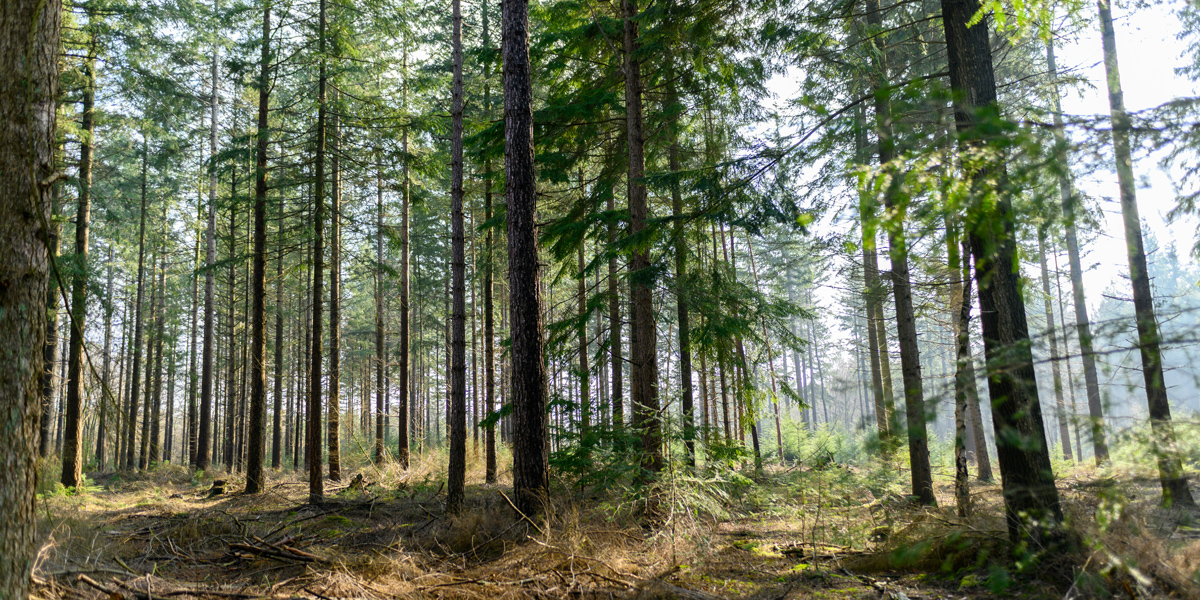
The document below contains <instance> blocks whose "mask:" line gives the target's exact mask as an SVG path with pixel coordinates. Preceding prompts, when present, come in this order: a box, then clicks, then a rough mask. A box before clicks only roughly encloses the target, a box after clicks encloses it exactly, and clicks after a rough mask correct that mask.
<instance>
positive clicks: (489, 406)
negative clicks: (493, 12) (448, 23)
mask: <svg viewBox="0 0 1200 600" xmlns="http://www.w3.org/2000/svg"><path fill="white" fill-rule="evenodd" d="M480 12H482V13H483V48H484V52H485V53H486V54H485V55H484V56H485V58H484V62H483V77H482V78H483V110H484V114H486V115H487V116H488V118H489V119H490V118H491V115H492V86H491V81H492V60H491V56H492V54H491V52H492V36H491V29H490V28H489V25H490V21H489V19H488V15H489V13H490V11H489V10H488V3H487V0H484V1H483V2H482V4H481V8H480ZM483 170H484V178H483V219H484V221H485V222H488V223H490V222H491V220H492V177H493V172H492V159H491V158H490V157H489V158H487V159H486V160H485V161H484V166H483ZM493 229H494V228H493V227H492V226H491V225H489V226H488V228H487V233H486V234H484V235H485V236H486V237H485V238H484V250H483V253H484V256H483V404H484V407H485V408H484V411H483V412H484V414H485V415H487V416H488V417H489V418H490V416H491V414H492V411H494V410H496V351H495V347H494V344H495V339H496V319H495V311H494V307H493V306H492V292H493V284H492V277H493V273H494V272H495V270H494V265H495V256H496V252H495V247H494V242H493V239H492V230H493ZM497 426H498V424H497V423H493V424H492V425H491V426H490V427H488V428H487V430H486V431H485V432H484V440H483V444H484V454H485V455H486V457H485V459H484V481H485V482H487V483H496V427H497Z"/></svg>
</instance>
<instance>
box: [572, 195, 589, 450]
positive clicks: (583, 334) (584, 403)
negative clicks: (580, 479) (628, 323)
mask: <svg viewBox="0 0 1200 600" xmlns="http://www.w3.org/2000/svg"><path fill="white" fill-rule="evenodd" d="M582 175H583V173H582V172H581V173H580V178H579V179H580V185H581V187H580V189H582V183H583V181H582V180H583V177H582ZM583 247H584V243H583V242H582V241H581V242H580V244H579V248H577V249H576V252H575V259H576V269H575V273H576V277H577V280H576V282H575V302H576V311H577V313H578V318H579V325H578V327H577V328H576V340H577V341H578V343H579V348H578V352H579V416H580V431H579V435H580V439H582V440H583V441H584V444H585V445H588V446H590V445H591V443H592V442H591V429H592V396H591V385H590V384H591V381H590V379H591V369H590V368H589V367H588V339H587V325H588V311H587V275H586V274H584V266H585V263H584V261H583Z"/></svg>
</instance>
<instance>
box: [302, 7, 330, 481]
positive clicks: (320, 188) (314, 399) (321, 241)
mask: <svg viewBox="0 0 1200 600" xmlns="http://www.w3.org/2000/svg"><path fill="white" fill-rule="evenodd" d="M325 4H326V0H321V2H320V8H319V15H318V17H317V19H318V21H317V26H318V33H317V36H318V46H319V50H318V53H319V55H320V57H321V58H320V61H321V66H320V75H319V76H318V79H317V107H318V108H317V156H316V183H315V185H314V192H313V194H314V196H315V197H314V199H313V206H314V210H313V237H314V238H315V239H314V242H313V259H312V260H313V283H312V329H311V332H312V333H311V336H312V355H311V358H310V360H311V363H310V365H309V371H308V373H309V374H308V424H307V425H306V426H305V433H306V434H307V442H308V443H307V444H306V445H305V451H306V457H307V463H308V502H309V503H310V504H320V503H322V502H324V501H325V483H324V481H323V480H322V478H321V381H322V379H323V378H322V374H321V368H322V366H323V364H324V361H322V356H323V352H322V350H323V348H322V347H321V330H322V326H323V325H324V323H323V322H322V321H323V319H322V312H323V311H322V310H321V309H322V306H321V302H322V301H323V297H324V292H323V288H324V287H325V281H324V279H325V273H324V272H325V125H326V123H325V120H326V113H327V107H326V105H325V86H326V84H327V82H326V74H325V70H326V66H325V63H326V59H325Z"/></svg>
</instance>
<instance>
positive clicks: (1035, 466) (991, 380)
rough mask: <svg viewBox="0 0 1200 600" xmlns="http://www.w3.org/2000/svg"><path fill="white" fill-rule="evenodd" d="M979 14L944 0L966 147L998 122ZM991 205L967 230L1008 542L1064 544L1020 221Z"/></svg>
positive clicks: (1003, 204) (965, 0)
mask: <svg viewBox="0 0 1200 600" xmlns="http://www.w3.org/2000/svg"><path fill="white" fill-rule="evenodd" d="M977 12H979V2H978V0H942V23H943V26H944V28H945V34H946V45H947V51H948V54H947V57H948V61H949V71H950V86H951V88H952V89H953V90H954V91H955V92H956V93H955V103H954V117H955V122H956V123H957V127H958V131H959V132H960V133H961V134H963V135H964V137H966V138H967V139H968V140H974V141H964V142H962V143H964V144H980V143H981V141H980V139H979V135H980V134H979V132H978V131H976V129H977V128H978V127H979V125H980V124H981V123H983V122H986V121H988V120H989V119H995V118H998V117H999V107H998V105H997V101H996V78H995V74H994V72H993V70H992V55H991V46H990V43H989V41H988V38H989V34H988V24H987V23H988V21H987V20H986V19H985V20H984V21H983V22H982V24H981V25H976V26H974V27H969V28H968V26H967V23H969V22H971V19H972V18H973V17H974V16H975V14H976V13H977ZM970 176H971V178H972V181H973V184H974V185H973V188H974V191H975V192H976V193H985V192H986V191H987V190H988V189H990V188H993V187H994V185H992V184H989V183H987V182H989V181H991V179H992V178H993V177H1000V178H1001V179H1002V178H1003V168H1002V167H995V168H985V169H980V170H978V171H976V172H974V173H971V174H970ZM994 206H995V208H994V209H990V210H988V211H987V212H986V213H983V214H975V215H971V216H972V218H973V219H974V220H975V222H973V223H971V227H970V228H969V229H968V231H969V232H970V242H971V252H972V254H973V255H974V257H975V278H976V282H977V283H978V284H979V298H980V309H981V314H982V319H981V320H982V323H983V341H984V349H985V352H986V355H987V364H988V365H989V368H988V388H989V391H990V392H991V399H992V407H993V408H992V423H993V427H994V429H995V432H996V442H997V456H998V458H999V462H1000V474H1001V478H1002V486H1001V489H1002V491H1003V494H1004V505H1005V513H1006V517H1007V521H1008V531H1009V537H1010V538H1011V539H1012V540H1013V541H1014V542H1017V541H1019V540H1022V539H1026V538H1028V539H1030V540H1032V541H1033V542H1034V543H1035V544H1039V545H1040V544H1045V543H1048V542H1051V541H1054V540H1057V539H1059V538H1060V535H1061V533H1060V531H1059V526H1060V524H1061V523H1062V518H1063V517H1062V508H1061V507H1060V505H1059V501H1058V490H1057V489H1055V487H1054V474H1053V472H1052V471H1051V468H1050V454H1049V450H1048V449H1047V447H1046V433H1045V428H1044V425H1043V423H1042V412H1041V405H1040V404H1039V403H1038V392H1037V384H1036V380H1035V378H1034V372H1033V357H1032V354H1031V353H1030V350H1029V328H1028V324H1027V323H1026V320H1025V305H1024V303H1023V302H1022V300H1021V289H1020V280H1019V277H1018V273H1017V269H1016V265H1015V261H1016V238H1015V230H1016V226H1015V217H1014V214H1013V212H1012V207H1011V205H1010V203H1009V200H1008V198H1007V197H1006V196H1004V195H1000V196H999V197H998V198H996V202H995V205H994ZM970 213H971V211H968V214H969V215H970ZM993 365H995V366H994V367H993Z"/></svg>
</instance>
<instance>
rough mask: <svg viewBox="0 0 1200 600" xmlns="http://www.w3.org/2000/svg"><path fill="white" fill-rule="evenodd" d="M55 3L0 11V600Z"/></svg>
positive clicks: (12, 509)
mask: <svg viewBox="0 0 1200 600" xmlns="http://www.w3.org/2000/svg"><path fill="white" fill-rule="evenodd" d="M61 19H62V5H61V3H60V2H59V1H58V0H39V1H37V2H35V1H32V0H5V2H3V3H0V122H2V123H4V126H3V127H2V128H0V181H3V182H4V185H0V256H3V257H4V260H0V281H3V282H4V284H3V288H4V291H3V293H0V364H2V365H4V368H2V369H0V431H3V432H4V435H0V464H3V465H4V468H2V469H0V506H3V507H4V510H3V512H2V513H0V597H4V598H14V599H23V598H28V597H29V592H30V584H31V581H32V577H31V576H32V569H33V565H34V556H35V553H36V551H37V547H38V544H39V542H40V537H39V536H38V534H37V531H36V527H37V518H36V515H35V514H34V509H35V505H34V502H35V492H36V489H35V488H36V484H37V462H36V461H37V452H38V434H39V429H40V413H41V396H40V392H41V387H40V385H39V384H40V383H41V381H40V378H41V376H42V373H43V368H44V367H45V366H46V365H43V364H42V351H43V349H44V345H45V342H46V330H45V327H46V319H45V318H43V317H44V316H45V314H46V313H45V312H44V311H45V308H46V289H47V287H48V285H47V282H48V274H49V272H50V258H51V257H50V256H49V255H48V250H47V245H46V243H45V242H46V239H45V236H46V235H47V234H48V233H49V232H48V231H47V228H48V226H49V222H50V219H51V211H50V207H51V203H52V200H51V193H52V192H51V188H53V187H54V185H53V184H54V181H55V180H56V179H58V177H59V176H60V175H59V174H58V173H56V165H55V160H54V146H55V137H54V130H55V119H56V117H57V102H58V79H59V77H58V63H59V50H60V49H59V29H60V26H61Z"/></svg>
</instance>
